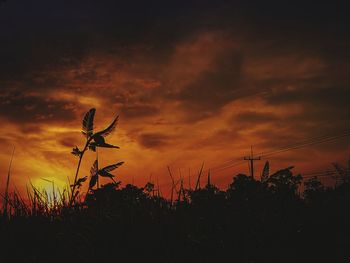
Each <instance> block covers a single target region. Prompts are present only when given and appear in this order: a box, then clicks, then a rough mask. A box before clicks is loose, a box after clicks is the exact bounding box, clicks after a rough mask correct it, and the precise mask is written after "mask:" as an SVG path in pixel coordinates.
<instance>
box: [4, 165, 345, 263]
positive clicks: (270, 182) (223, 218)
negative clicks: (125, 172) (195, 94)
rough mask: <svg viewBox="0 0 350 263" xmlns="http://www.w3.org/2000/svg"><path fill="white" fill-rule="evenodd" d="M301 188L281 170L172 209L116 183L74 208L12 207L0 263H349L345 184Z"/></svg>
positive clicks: (148, 191) (152, 194) (181, 195)
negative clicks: (116, 185) (302, 190)
mask: <svg viewBox="0 0 350 263" xmlns="http://www.w3.org/2000/svg"><path fill="white" fill-rule="evenodd" d="M300 184H301V177H300V176H293V175H292V172H291V170H290V169H284V170H281V171H279V172H277V173H275V174H273V175H271V176H270V177H268V178H265V179H264V178H263V179H262V181H256V180H254V179H252V178H251V177H249V176H245V175H238V176H236V177H234V180H233V183H232V184H231V185H230V187H229V188H228V189H227V190H226V191H220V190H219V189H218V188H216V187H215V186H214V185H212V184H211V183H210V181H209V182H208V184H207V185H206V186H205V187H204V188H201V189H197V190H191V191H190V190H186V189H180V190H181V191H180V192H178V193H177V194H176V198H175V195H174V201H173V204H171V202H170V201H167V200H165V199H163V198H161V197H159V196H158V194H157V191H156V190H155V189H154V187H153V185H152V184H148V185H147V187H145V188H137V187H135V186H133V185H127V186H125V187H124V188H118V187H115V186H113V185H111V184H110V185H107V186H106V187H102V188H100V189H98V190H95V191H94V192H93V194H91V195H90V196H89V197H88V199H87V201H86V202H85V203H82V204H76V205H75V206H73V207H71V208H69V207H68V206H66V207H56V208H51V210H46V209H45V207H44V206H40V204H39V203H38V204H37V207H35V208H33V207H32V208H31V210H30V211H29V210H28V211H25V209H24V208H22V210H20V208H19V207H17V208H12V209H11V214H12V215H11V216H8V217H9V218H10V219H8V217H6V215H5V216H3V217H2V220H1V222H0V238H1V246H0V252H1V254H0V258H1V260H0V261H1V262H350V239H349V238H350V213H349V210H350V183H349V181H348V177H346V176H345V177H343V178H342V180H341V181H340V182H338V184H337V186H336V187H333V188H326V187H324V186H323V185H322V184H321V183H320V182H319V181H318V180H317V179H315V178H311V179H309V180H308V181H306V182H304V184H303V185H304V192H303V193H302V194H300V191H298V190H297V189H298V186H300ZM12 205H13V204H12ZM9 206H10V205H9ZM16 209H17V210H16Z"/></svg>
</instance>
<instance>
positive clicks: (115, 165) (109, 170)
mask: <svg viewBox="0 0 350 263" xmlns="http://www.w3.org/2000/svg"><path fill="white" fill-rule="evenodd" d="M123 163H124V162H119V163H116V164H112V165H108V166H106V167H104V168H103V169H101V170H104V171H106V172H111V171H113V170H115V169H117V168H118V167H119V166H121V165H123Z"/></svg>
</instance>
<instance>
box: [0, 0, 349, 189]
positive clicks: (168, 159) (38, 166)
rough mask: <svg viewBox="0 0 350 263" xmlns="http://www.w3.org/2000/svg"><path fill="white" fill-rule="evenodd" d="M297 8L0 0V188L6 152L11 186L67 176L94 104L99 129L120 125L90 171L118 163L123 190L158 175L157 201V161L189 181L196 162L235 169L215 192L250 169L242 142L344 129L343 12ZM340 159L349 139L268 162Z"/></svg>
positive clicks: (272, 142)
mask: <svg viewBox="0 0 350 263" xmlns="http://www.w3.org/2000/svg"><path fill="white" fill-rule="evenodd" d="M305 2H306V1H302V2H301V1H300V3H299V1H258V0H255V1H205V0H201V1H191V0H188V1H159V0H158V1H132V0H131V1H89V0H84V1H80V0H79V1H64V0H59V1H58V0H50V1H47V0H45V1H44V0H37V1H28V0H25V1H24V0H23V1H19V0H7V1H5V2H1V3H0V91H1V92H0V120H1V128H0V129H1V133H0V145H1V152H0V192H2V191H3V189H4V184H5V181H6V174H7V169H8V165H9V161H10V157H11V152H12V149H13V147H14V146H15V147H16V152H15V157H14V162H13V177H12V181H11V189H13V188H14V187H15V186H16V187H17V188H18V189H20V190H23V189H25V185H26V184H27V183H28V182H29V180H31V181H32V182H33V183H34V184H35V185H38V186H42V187H45V182H44V181H43V180H41V179H40V178H46V179H49V180H54V181H55V183H56V184H57V185H59V186H63V185H65V184H66V182H67V177H69V178H70V180H73V178H74V172H75V168H76V163H77V158H76V157H75V156H73V155H71V154H70V152H71V149H72V148H73V147H74V146H75V145H77V146H78V147H82V146H83V144H84V137H83V136H82V134H81V122H82V118H83V116H84V114H85V112H87V111H88V110H89V109H90V108H92V107H95V108H96V110H97V111H96V116H95V126H96V127H97V130H98V129H103V128H105V127H106V126H107V125H108V124H109V123H110V122H111V121H112V120H113V118H114V117H115V116H116V115H119V116H120V119H119V124H118V128H117V130H116V132H115V133H113V135H111V136H110V137H107V141H108V142H109V143H112V144H116V145H118V146H119V147H120V149H119V150H111V149H106V150H101V151H99V159H100V163H101V165H102V166H103V165H108V164H112V163H115V162H119V161H125V164H124V166H123V167H121V168H120V169H119V170H118V171H117V172H116V173H115V174H116V178H117V179H118V180H121V181H122V182H123V184H126V183H131V182H133V181H134V183H135V184H137V185H139V186H143V185H144V184H145V183H146V182H147V181H148V180H150V178H151V179H152V180H153V181H156V180H157V178H158V180H159V183H160V185H161V187H162V188H163V191H164V192H166V191H167V189H168V187H169V183H170V177H169V175H168V172H167V166H170V167H171V169H172V171H173V173H174V175H175V176H176V178H179V174H180V172H181V174H182V176H183V177H184V178H185V180H186V183H187V182H188V174H189V173H190V174H191V176H192V179H191V180H192V182H193V183H194V181H195V177H196V173H197V172H198V170H199V169H200V166H201V164H202V162H204V165H205V166H204V169H205V170H207V169H210V168H214V167H217V166H220V167H223V164H225V165H227V166H230V165H231V164H233V166H232V167H229V168H227V169H223V170H215V169H214V170H213V171H212V178H213V181H214V183H216V184H217V185H219V186H220V187H226V186H227V184H228V183H230V182H231V180H232V177H233V175H235V174H237V173H248V172H249V171H248V165H247V163H245V162H243V163H241V164H239V165H235V164H236V163H237V162H240V161H241V160H242V159H243V156H245V155H248V154H249V151H250V146H251V145H253V147H254V151H255V152H256V153H260V152H269V151H273V150H275V149H279V148H283V147H285V146H288V145H295V144H298V143H299V142H302V141H305V140H308V139H310V138H314V137H318V136H323V135H339V134H344V133H346V132H349V130H350V119H349V115H350V74H349V73H350V72H349V70H350V35H349V32H350V31H349V30H350V28H349V25H350V16H349V15H348V9H347V8H346V7H345V4H342V2H339V1H338V3H337V1H332V2H328V4H323V3H321V2H319V1H317V2H316V1H313V2H314V3H313V4H311V3H310V4H307V3H305ZM309 2H311V1H309ZM301 3H302V4H301ZM349 154H350V136H348V137H344V138H342V139H338V140H335V141H332V142H327V143H322V144H317V145H315V146H312V147H307V148H302V149H299V150H294V151H288V152H285V153H281V154H276V155H273V156H271V157H269V158H268V160H269V161H270V162H271V168H272V170H276V169H279V168H284V167H285V166H290V165H295V166H296V168H295V172H303V173H308V172H313V171H324V170H326V169H329V168H330V167H331V166H330V164H331V163H332V162H341V163H344V162H345V161H346V160H347V159H348V157H349ZM94 158H95V154H94V153H93V152H89V153H88V154H87V157H86V159H85V160H84V163H83V169H82V171H81V175H88V174H89V169H90V166H91V165H92V163H93V161H94ZM265 160H266V159H263V160H262V161H258V162H256V167H255V168H256V175H257V176H258V175H259V173H260V171H261V167H262V165H263V164H264V161H265ZM225 167H226V166H225ZM203 180H204V179H203Z"/></svg>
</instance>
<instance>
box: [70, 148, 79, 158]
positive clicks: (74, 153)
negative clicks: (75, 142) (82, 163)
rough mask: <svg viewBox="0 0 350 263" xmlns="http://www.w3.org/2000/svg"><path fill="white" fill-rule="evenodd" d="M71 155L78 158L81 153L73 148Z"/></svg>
mask: <svg viewBox="0 0 350 263" xmlns="http://www.w3.org/2000/svg"><path fill="white" fill-rule="evenodd" d="M71 154H73V155H75V156H78V157H79V156H80V155H81V151H80V150H79V148H78V147H77V146H75V148H73V150H72V152H71Z"/></svg>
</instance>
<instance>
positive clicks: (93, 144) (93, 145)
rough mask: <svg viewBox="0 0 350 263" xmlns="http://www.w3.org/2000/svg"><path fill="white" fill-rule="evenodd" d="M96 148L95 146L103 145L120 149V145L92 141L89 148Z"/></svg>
mask: <svg viewBox="0 0 350 263" xmlns="http://www.w3.org/2000/svg"><path fill="white" fill-rule="evenodd" d="M90 147H91V148H95V147H103V148H116V149H119V147H118V146H115V145H112V144H108V143H96V142H92V143H90V146H89V148H90Z"/></svg>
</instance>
